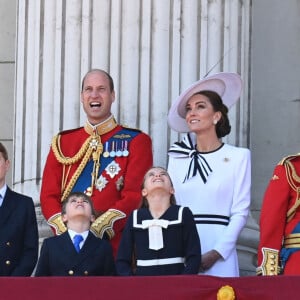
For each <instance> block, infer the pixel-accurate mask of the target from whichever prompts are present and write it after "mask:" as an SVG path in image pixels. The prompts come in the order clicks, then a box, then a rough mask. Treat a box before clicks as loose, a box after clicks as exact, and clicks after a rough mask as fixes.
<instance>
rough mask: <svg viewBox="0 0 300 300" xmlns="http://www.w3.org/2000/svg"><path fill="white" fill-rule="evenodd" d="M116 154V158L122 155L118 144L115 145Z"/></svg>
mask: <svg viewBox="0 0 300 300" xmlns="http://www.w3.org/2000/svg"><path fill="white" fill-rule="evenodd" d="M116 150H117V152H116V156H117V157H121V156H122V155H123V151H122V148H121V147H120V144H119V143H117V149H116Z"/></svg>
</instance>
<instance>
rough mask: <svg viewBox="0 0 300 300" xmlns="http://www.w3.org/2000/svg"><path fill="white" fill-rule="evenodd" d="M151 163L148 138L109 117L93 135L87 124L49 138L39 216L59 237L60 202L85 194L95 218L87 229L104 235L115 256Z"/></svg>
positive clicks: (150, 146) (60, 222)
mask: <svg viewBox="0 0 300 300" xmlns="http://www.w3.org/2000/svg"><path fill="white" fill-rule="evenodd" d="M152 163H153V159H152V143H151V139H150V137H149V136H148V135H146V134H145V133H142V132H141V131H139V130H135V129H129V128H124V127H122V126H120V125H118V124H117V123H116V122H115V120H114V119H113V118H111V119H109V120H107V121H106V122H104V124H101V125H99V126H98V127H97V130H96V131H95V130H94V132H93V129H92V128H91V126H89V125H88V124H87V125H86V126H85V127H80V128H77V129H74V130H68V131H64V132H62V133H60V134H59V135H57V136H56V137H54V139H53V141H52V146H51V149H50V152H49V154H48V157H47V161H46V164H45V168H44V173H43V179H42V187H41V195H40V197H41V199H40V201H41V208H42V212H43V214H44V216H45V218H46V220H47V221H48V223H49V225H51V226H52V229H53V230H54V231H55V233H56V234H61V233H62V232H64V231H65V229H66V228H65V226H64V224H63V223H62V221H61V217H60V213H61V201H62V200H64V199H65V198H66V197H67V196H68V194H69V193H70V192H72V191H82V192H86V193H87V194H90V195H91V198H92V200H93V203H94V207H95V210H96V211H97V213H99V215H100V216H99V217H98V218H97V219H96V221H95V222H94V223H93V224H92V227H91V230H92V231H93V232H94V233H95V234H97V235H98V236H100V237H103V235H104V234H106V236H108V237H109V238H110V239H111V244H112V246H113V250H114V253H116V250H117V247H118V244H119V240H120V236H121V232H122V230H123V228H124V226H125V223H126V220H127V217H128V215H129V214H130V213H131V212H132V211H133V210H134V209H136V208H138V207H139V205H140V201H141V184H142V180H143V177H144V175H145V173H146V171H147V170H148V169H149V168H150V167H151V166H152ZM89 168H90V169H89ZM97 168H99V170H98V169H97ZM93 174H94V175H95V176H94V178H92V176H93Z"/></svg>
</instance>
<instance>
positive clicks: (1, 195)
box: [0, 184, 7, 206]
mask: <svg viewBox="0 0 300 300" xmlns="http://www.w3.org/2000/svg"><path fill="white" fill-rule="evenodd" d="M6 190H7V185H6V184H4V186H3V187H2V188H1V189H0V206H1V205H2V203H3V199H4V197H5V194H6Z"/></svg>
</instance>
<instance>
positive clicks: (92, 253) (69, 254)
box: [35, 192, 115, 276]
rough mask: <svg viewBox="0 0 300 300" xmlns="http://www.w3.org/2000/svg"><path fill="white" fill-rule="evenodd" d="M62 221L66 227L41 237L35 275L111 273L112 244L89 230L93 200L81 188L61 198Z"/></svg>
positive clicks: (113, 270)
mask: <svg viewBox="0 0 300 300" xmlns="http://www.w3.org/2000/svg"><path fill="white" fill-rule="evenodd" d="M61 215H62V221H63V222H64V223H65V225H66V226H67V228H68V230H67V231H66V232H64V233H63V234H61V235H58V236H53V237H50V238H47V239H45V240H44V242H43V245H42V249H41V254H40V258H39V260H38V265H37V269H36V273H35V276H110V275H114V274H115V264H114V259H113V254H112V248H111V245H110V243H109V242H108V241H106V240H102V239H100V238H98V237H96V236H95V235H94V234H93V233H92V232H91V231H90V226H91V223H92V222H93V221H94V220H95V218H96V216H95V212H94V207H93V203H92V201H91V199H90V197H89V196H87V195H86V194H84V193H82V192H73V193H71V194H70V195H69V196H68V197H67V198H66V199H65V200H64V201H63V202H62V212H61Z"/></svg>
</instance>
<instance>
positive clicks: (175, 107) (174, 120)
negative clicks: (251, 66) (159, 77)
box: [168, 72, 242, 132]
mask: <svg viewBox="0 0 300 300" xmlns="http://www.w3.org/2000/svg"><path fill="white" fill-rule="evenodd" d="M201 91H214V92H216V93H217V94H219V96H220V97H221V98H222V101H223V103H224V104H225V105H226V106H227V107H228V109H229V108H230V107H231V106H232V105H233V104H235V103H236V102H237V101H238V99H239V97H240V95H241V91H242V79H241V77H240V75H239V74H237V73H228V72H222V73H217V74H214V75H211V76H208V77H205V78H204V79H202V80H199V81H197V82H195V83H194V84H192V85H191V86H190V87H189V88H187V89H186V90H185V91H184V92H183V93H181V95H180V96H179V97H178V98H177V100H176V101H175V102H174V103H173V104H172V106H171V108H170V110H169V114H168V124H169V126H170V127H171V128H172V129H173V130H175V131H177V132H189V127H188V125H187V123H186V121H185V115H186V104H187V102H188V100H189V99H190V98H191V97H192V96H193V95H194V94H196V93H198V92H201Z"/></svg>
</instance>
